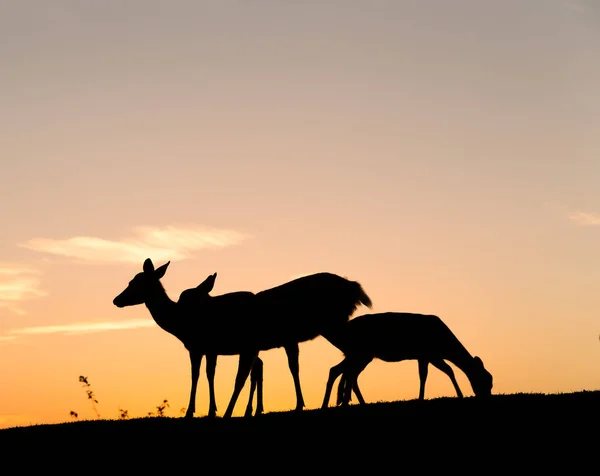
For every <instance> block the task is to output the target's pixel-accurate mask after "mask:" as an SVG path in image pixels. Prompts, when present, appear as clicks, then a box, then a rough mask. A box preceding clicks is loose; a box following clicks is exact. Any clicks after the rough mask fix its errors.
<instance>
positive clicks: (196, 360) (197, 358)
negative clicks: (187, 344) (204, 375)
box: [185, 351, 202, 418]
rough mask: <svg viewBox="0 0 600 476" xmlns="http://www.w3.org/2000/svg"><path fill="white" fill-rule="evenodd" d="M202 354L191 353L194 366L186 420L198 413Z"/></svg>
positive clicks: (191, 361)
mask: <svg viewBox="0 0 600 476" xmlns="http://www.w3.org/2000/svg"><path fill="white" fill-rule="evenodd" d="M201 362H202V354H199V353H197V352H191V351H190V363H191V364H192V388H191V390H190V402H189V403H188V407H187V411H186V412H185V418H193V417H194V412H195V411H196V389H197V388H198V377H200V363H201Z"/></svg>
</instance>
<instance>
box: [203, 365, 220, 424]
mask: <svg viewBox="0 0 600 476" xmlns="http://www.w3.org/2000/svg"><path fill="white" fill-rule="evenodd" d="M216 367H217V355H216V354H207V355H206V379H207V380H208V392H209V398H210V403H209V405H208V416H209V417H210V418H214V417H216V416H217V400H216V398H215V368H216Z"/></svg>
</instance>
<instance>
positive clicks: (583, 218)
mask: <svg viewBox="0 0 600 476" xmlns="http://www.w3.org/2000/svg"><path fill="white" fill-rule="evenodd" d="M569 220H571V221H572V222H573V223H575V224H577V225H579V226H598V225H600V213H594V212H571V213H569Z"/></svg>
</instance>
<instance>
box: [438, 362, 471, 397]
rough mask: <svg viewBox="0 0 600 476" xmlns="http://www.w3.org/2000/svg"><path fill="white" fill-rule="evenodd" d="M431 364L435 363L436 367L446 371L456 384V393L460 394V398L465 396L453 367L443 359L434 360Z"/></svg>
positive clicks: (453, 383)
mask: <svg viewBox="0 0 600 476" xmlns="http://www.w3.org/2000/svg"><path fill="white" fill-rule="evenodd" d="M431 365H433V366H434V367H437V368H438V369H440V370H441V371H442V372H444V373H445V374H446V375H447V376H448V377H450V380H451V381H452V385H454V390H456V395H457V396H458V398H463V394H462V392H461V391H460V387H459V386H458V382H457V381H456V377H455V376H454V371H453V370H452V367H450V366H449V365H448V364H447V363H446V362H444V361H443V360H441V359H440V360H436V361H432V362H431Z"/></svg>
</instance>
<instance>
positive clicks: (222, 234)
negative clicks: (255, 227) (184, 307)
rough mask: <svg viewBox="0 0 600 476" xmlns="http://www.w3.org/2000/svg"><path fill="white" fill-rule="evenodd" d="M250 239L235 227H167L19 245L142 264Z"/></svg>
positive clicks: (77, 256) (87, 259)
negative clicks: (125, 235) (116, 237)
mask: <svg viewBox="0 0 600 476" xmlns="http://www.w3.org/2000/svg"><path fill="white" fill-rule="evenodd" d="M247 238H248V236H247V235H245V234H243V233H239V232H237V231H233V230H221V229H214V228H200V227H177V226H167V227H164V228H157V227H139V228H135V229H134V236H132V237H128V238H124V239H121V240H106V239H104V238H98V237H90V236H75V237H71V238H65V239H52V238H34V239H31V240H29V241H27V242H25V243H21V244H19V246H21V247H23V248H27V249H30V250H34V251H38V252H42V253H50V254H54V255H60V256H64V257H68V258H74V259H76V260H78V261H84V262H112V263H121V262H129V263H140V262H142V261H143V260H144V259H146V258H152V259H153V260H156V261H168V260H171V261H175V260H183V259H187V258H191V257H192V256H193V253H194V252H195V251H198V250H202V249H215V248H223V247H226V246H233V245H237V244H239V243H240V242H242V241H243V240H245V239H247Z"/></svg>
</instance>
